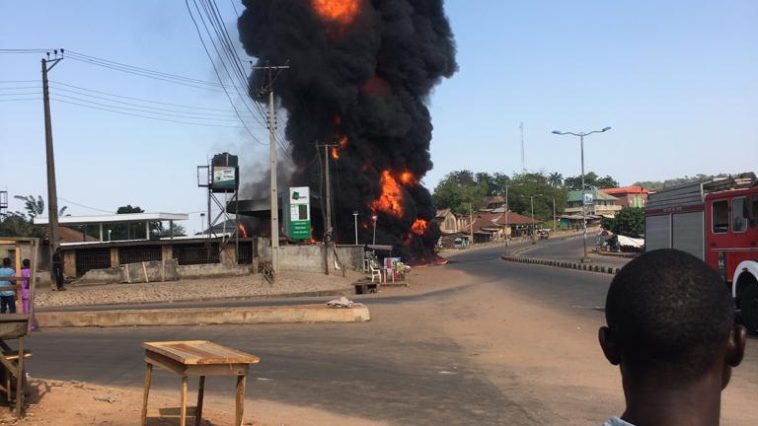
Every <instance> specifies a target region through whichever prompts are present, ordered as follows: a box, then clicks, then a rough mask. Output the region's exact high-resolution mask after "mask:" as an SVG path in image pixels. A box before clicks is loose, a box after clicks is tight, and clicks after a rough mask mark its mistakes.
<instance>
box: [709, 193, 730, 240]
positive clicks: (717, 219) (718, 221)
mask: <svg viewBox="0 0 758 426" xmlns="http://www.w3.org/2000/svg"><path fill="white" fill-rule="evenodd" d="M712 208H713V212H712V213H713V215H712V216H713V233H714V234H723V233H725V232H729V202H728V201H727V200H721V201H714V202H713V207H712Z"/></svg>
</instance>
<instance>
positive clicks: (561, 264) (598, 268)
mask: <svg viewBox="0 0 758 426" xmlns="http://www.w3.org/2000/svg"><path fill="white" fill-rule="evenodd" d="M500 258H501V259H503V260H505V261H506V262H516V263H527V264H530V265H542V266H554V267H557V268H566V269H576V270H579V271H587V272H597V273H601V274H611V275H615V274H616V273H618V271H620V270H621V268H615V267H612V266H604V265H592V264H589V263H577V262H566V261H563V260H550V259H540V258H534V257H521V256H501V257H500Z"/></svg>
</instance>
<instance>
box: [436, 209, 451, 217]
mask: <svg viewBox="0 0 758 426" xmlns="http://www.w3.org/2000/svg"><path fill="white" fill-rule="evenodd" d="M451 212H452V211H451V210H450V209H442V210H437V214H436V215H435V218H437V219H442V218H444V217H445V216H447V215H448V214H450V213H451Z"/></svg>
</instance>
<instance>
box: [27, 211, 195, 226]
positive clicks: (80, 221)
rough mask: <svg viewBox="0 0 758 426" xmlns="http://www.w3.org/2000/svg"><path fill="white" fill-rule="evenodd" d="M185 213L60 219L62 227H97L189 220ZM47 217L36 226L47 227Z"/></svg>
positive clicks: (65, 217)
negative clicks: (111, 224) (105, 224)
mask: <svg viewBox="0 0 758 426" xmlns="http://www.w3.org/2000/svg"><path fill="white" fill-rule="evenodd" d="M188 219H189V215H188V214H185V213H125V214H108V215H97V216H62V217H59V218H58V223H59V224H61V225H97V224H100V223H134V222H157V221H164V220H188ZM48 223H49V220H48V218H46V217H35V218H34V224H35V225H47V224H48Z"/></svg>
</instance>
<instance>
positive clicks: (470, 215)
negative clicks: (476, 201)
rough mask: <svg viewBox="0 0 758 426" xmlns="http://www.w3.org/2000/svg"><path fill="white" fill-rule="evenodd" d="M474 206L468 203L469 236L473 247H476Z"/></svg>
mask: <svg viewBox="0 0 758 426" xmlns="http://www.w3.org/2000/svg"><path fill="white" fill-rule="evenodd" d="M473 210H474V206H473V203H468V221H469V228H468V231H469V235H470V237H469V238H471V245H474V212H473Z"/></svg>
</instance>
